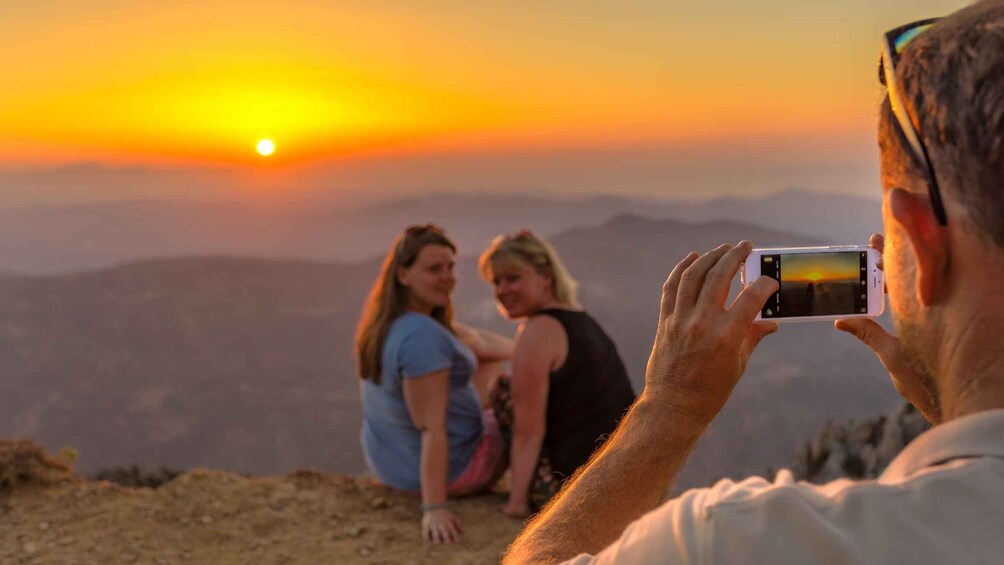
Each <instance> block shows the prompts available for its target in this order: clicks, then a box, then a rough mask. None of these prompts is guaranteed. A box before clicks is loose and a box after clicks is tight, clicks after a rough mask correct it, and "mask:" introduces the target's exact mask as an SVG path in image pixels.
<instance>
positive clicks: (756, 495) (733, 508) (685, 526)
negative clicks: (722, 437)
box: [620, 459, 1004, 563]
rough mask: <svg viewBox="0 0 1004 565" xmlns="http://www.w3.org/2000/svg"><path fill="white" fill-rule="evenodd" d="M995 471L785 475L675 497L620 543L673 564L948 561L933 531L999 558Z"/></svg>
mask: <svg viewBox="0 0 1004 565" xmlns="http://www.w3.org/2000/svg"><path fill="white" fill-rule="evenodd" d="M1001 470H1002V469H1001V464H1000V462H999V461H989V460H986V459H977V460H968V461H955V462H951V463H948V464H945V465H940V466H936V467H932V468H930V469H925V470H923V471H922V472H919V473H916V474H914V475H911V476H910V477H908V478H905V479H904V480H895V481H886V480H881V479H880V480H863V481H854V480H849V479H840V480H837V481H834V482H830V483H827V484H822V485H815V484H810V483H806V482H799V481H795V480H794V479H793V477H792V475H791V473H790V472H787V471H781V472H780V473H778V476H777V477H776V478H775V479H774V480H773V481H768V480H766V479H764V478H760V477H752V478H749V479H745V480H742V481H738V482H737V481H732V480H722V481H719V482H718V483H716V484H715V485H713V486H711V487H708V488H701V489H692V490H689V491H686V492H684V493H682V494H681V495H680V496H678V497H677V498H675V499H673V500H671V501H669V502H667V503H665V504H664V505H663V506H661V507H660V508H658V509H657V510H656V511H653V512H651V513H650V514H648V515H646V516H645V517H643V518H642V519H640V520H638V521H637V522H635V523H634V524H633V525H632V526H631V527H630V528H629V531H628V532H626V534H627V536H628V538H630V539H629V542H633V543H637V544H638V552H639V553H646V554H650V555H655V554H661V555H673V556H676V557H674V559H670V560H669V562H679V563H762V562H770V561H777V560H780V561H785V562H806V563H809V562H831V561H841V562H875V563H879V562H892V558H893V557H896V556H900V557H902V556H904V555H909V556H912V558H915V559H916V560H917V561H916V562H918V563H928V562H937V560H936V561H931V560H930V558H931V557H936V558H937V559H938V560H940V562H951V560H950V559H949V555H948V553H950V552H948V551H947V550H948V549H950V548H949V546H947V545H945V544H943V543H942V544H940V545H939V544H938V543H936V540H932V539H929V538H930V532H931V531H932V530H939V529H940V531H942V532H943V533H944V534H945V535H946V536H949V537H960V538H965V539H969V540H971V541H973V543H979V544H981V545H982V546H986V547H988V548H993V550H994V551H997V550H998V549H999V550H1004V546H1002V544H1004V538H1002V537H1001V536H1000V534H999V531H998V530H999V528H998V527H997V518H996V516H998V515H999V511H1000V508H1002V507H1004V473H1001ZM667 533H671V534H672V535H668V536H667ZM640 540H645V541H640ZM660 540H661V541H660ZM630 545H631V543H627V544H624V543H621V548H620V549H621V550H622V551H623V550H624V548H625V546H630ZM946 559H947V561H946ZM896 561H897V562H899V559H898V558H897V559H896Z"/></svg>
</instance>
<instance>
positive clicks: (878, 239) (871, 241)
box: [868, 233, 885, 253]
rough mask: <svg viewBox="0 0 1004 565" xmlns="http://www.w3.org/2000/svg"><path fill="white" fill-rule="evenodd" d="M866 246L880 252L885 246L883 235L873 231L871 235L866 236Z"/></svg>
mask: <svg viewBox="0 0 1004 565" xmlns="http://www.w3.org/2000/svg"><path fill="white" fill-rule="evenodd" d="M868 247H871V248H872V249H874V250H875V251H878V252H879V253H882V250H883V249H884V248H885V236H884V235H882V234H880V233H873V234H872V236H871V237H869V238H868Z"/></svg>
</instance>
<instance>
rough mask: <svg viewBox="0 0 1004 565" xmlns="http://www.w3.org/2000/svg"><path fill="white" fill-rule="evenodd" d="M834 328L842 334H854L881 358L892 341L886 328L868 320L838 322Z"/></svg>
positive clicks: (834, 324)
mask: <svg viewBox="0 0 1004 565" xmlns="http://www.w3.org/2000/svg"><path fill="white" fill-rule="evenodd" d="M833 327H835V328H837V329H838V330H840V331H842V332H847V333H849V334H852V335H853V336H854V337H856V338H858V339H860V340H861V341H863V342H864V343H865V345H867V346H868V347H870V348H872V350H874V351H875V353H878V354H879V356H880V357H881V356H882V354H883V353H885V352H886V351H887V350H888V348H889V345H890V342H891V341H892V336H891V335H889V332H887V331H885V328H883V327H882V326H880V325H879V324H878V323H877V322H876V321H875V320H871V319H868V318H853V319H850V320H837V321H836V322H834V323H833Z"/></svg>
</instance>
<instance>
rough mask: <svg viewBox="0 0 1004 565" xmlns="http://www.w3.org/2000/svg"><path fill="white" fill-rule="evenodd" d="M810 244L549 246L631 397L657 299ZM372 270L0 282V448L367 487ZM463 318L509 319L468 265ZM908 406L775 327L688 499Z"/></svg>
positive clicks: (709, 234) (633, 222) (95, 462)
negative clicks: (360, 326)
mask: <svg viewBox="0 0 1004 565" xmlns="http://www.w3.org/2000/svg"><path fill="white" fill-rule="evenodd" d="M742 238H749V239H752V240H753V241H754V242H755V243H756V244H758V245H780V244H804V245H808V244H812V243H814V242H813V241H812V240H809V239H806V238H804V237H801V236H797V235H794V234H787V233H782V232H775V231H769V230H765V229H763V228H759V227H756V226H752V225H749V224H743V223H738V222H710V223H701V224H687V223H682V222H678V221H672V220H662V221H655V220H649V219H645V218H642V217H638V216H634V215H622V216H618V217H616V218H614V219H612V220H610V221H609V222H607V223H605V224H603V225H601V226H598V227H584V228H577V229H573V230H569V231H565V232H563V233H561V234H558V235H556V236H555V237H554V238H553V242H554V243H555V245H556V246H557V248H558V249H559V250H560V251H561V253H562V255H563V257H564V258H565V260H566V262H567V264H568V265H569V268H570V269H571V271H572V273H573V274H574V275H575V276H576V277H577V278H578V279H579V280H580V282H581V285H582V286H581V288H582V300H583V303H584V304H585V305H586V307H587V308H588V309H589V310H590V311H591V312H592V313H593V314H594V315H595V316H596V317H597V318H598V319H599V320H600V322H601V323H602V324H603V325H604V327H606V328H607V329H608V331H609V332H610V333H611V335H612V336H613V338H614V339H615V341H616V343H617V344H618V347H619V349H620V351H621V354H622V356H623V357H624V359H625V362H626V364H627V366H628V370H629V372H630V374H631V377H632V379H633V380H634V382H635V384H636V388H637V389H638V390H640V386H641V383H642V380H643V372H644V367H645V363H646V361H647V359H648V354H649V350H650V347H651V343H652V338H653V335H654V328H655V323H656V319H657V305H658V302H659V292H660V288H661V285H662V282H663V281H664V280H665V277H666V275H667V273H668V271H669V269H670V267H671V266H672V265H673V264H674V263H675V262H676V261H678V260H679V259H680V258H681V257H683V255H685V254H686V253H687V252H688V251H691V250H705V249H709V248H711V247H713V246H715V245H717V244H718V243H721V242H723V241H731V242H735V241H738V240H740V239H742ZM377 270H378V262H377V261H376V260H371V261H366V262H363V263H356V264H328V263H313V262H305V261H277V260H259V259H237V258H225V257H218V258H211V257H210V258H196V259H175V260H158V261H146V262H139V263H134V264H128V265H124V266H121V267H117V268H113V269H107V270H101V271H95V272H88V273H82V274H73V275H63V276H39V277H24V276H5V277H0V359H2V360H3V364H4V371H3V373H2V376H0V386H2V388H3V390H4V391H5V393H4V394H3V395H0V413H3V414H5V418H4V419H3V421H2V423H0V436H24V437H32V438H36V439H38V440H40V441H41V442H42V443H43V444H44V445H45V446H46V447H47V448H49V449H50V450H55V449H57V448H58V447H60V446H62V445H66V444H68V445H72V446H74V447H76V448H78V449H79V451H80V459H79V462H78V464H77V466H78V468H79V469H80V470H81V472H84V473H90V472H93V471H95V470H97V469H98V468H103V467H110V466H118V465H131V464H140V465H143V466H158V465H165V466H168V467H171V468H179V469H190V468H194V467H210V468H216V469H224V470H230V471H236V472H252V473H255V474H273V473H280V472H285V471H289V470H292V469H296V468H302V467H318V468H322V469H326V470H332V471H336V472H341V473H350V474H351V473H358V472H361V471H362V470H363V465H362V460H361V454H360V450H359V447H358V430H359V401H358V384H357V380H356V378H355V376H354V367H353V363H352V360H351V344H352V334H353V330H354V327H355V323H356V320H357V316H358V313H359V309H360V306H361V304H362V301H363V298H364V296H365V293H366V290H367V289H368V287H369V285H370V284H371V283H372V281H373V279H374V278H375V276H376V273H377ZM458 277H459V284H458V288H457V292H456V301H457V310H458V313H459V314H458V317H459V319H461V320H464V321H466V322H469V323H473V324H476V325H481V326H485V327H490V328H494V329H497V330H500V331H505V332H511V331H513V329H514V328H513V326H512V324H510V323H508V322H504V321H502V320H501V319H500V318H499V317H498V315H497V314H496V313H495V307H494V304H493V301H492V298H491V295H490V292H489V289H488V287H487V286H485V285H484V284H483V283H482V282H481V281H480V280H479V279H478V278H477V276H476V273H475V265H474V260H473V258H466V259H463V260H461V261H460V263H459V265H458ZM897 405H898V397H897V396H896V394H895V392H894V391H893V389H892V387H891V386H889V384H888V382H887V376H886V374H885V371H884V370H883V369H882V368H881V366H880V365H879V364H878V363H877V361H875V359H874V358H873V357H872V356H871V354H870V353H869V352H867V351H866V350H865V348H864V347H863V346H862V345H860V344H858V343H857V342H856V341H855V340H854V339H853V338H851V337H849V336H846V335H844V334H839V333H837V332H836V331H835V330H833V329H832V328H831V327H829V325H827V324H799V325H797V326H788V327H782V330H781V331H780V332H779V333H778V334H776V335H773V336H770V337H768V338H767V339H766V340H765V342H764V343H763V345H762V346H761V347H760V349H759V350H758V351H757V353H756V355H755V356H754V357H753V359H752V361H751V362H750V365H749V369H748V371H747V376H746V378H745V379H744V380H743V381H742V382H741V383H740V385H739V386H738V388H737V389H736V391H735V394H734V396H733V398H732V400H731V401H730V402H729V404H728V405H727V406H726V408H725V410H724V411H723V412H722V414H721V415H720V417H719V418H718V419H717V420H716V421H715V423H714V425H713V426H712V428H711V429H710V430H709V433H708V434H707V436H706V437H705V438H704V439H703V440H702V442H701V444H700V445H699V446H698V448H697V450H696V452H695V454H694V456H693V457H692V459H691V462H690V464H689V465H688V467H687V468H686V470H685V471H684V474H683V477H682V479H681V484H682V485H695V484H706V483H708V482H710V481H711V480H714V479H716V478H719V477H721V476H727V475H729V476H740V475H745V474H748V473H762V472H763V471H764V470H765V469H767V468H768V467H775V468H776V467H777V466H779V465H783V464H784V463H786V462H787V461H788V457H789V456H790V454H791V453H794V452H795V451H796V450H797V449H798V447H799V446H800V445H802V443H803V442H804V441H805V440H807V439H808V436H809V434H811V433H812V432H813V431H814V430H816V429H817V428H819V427H821V426H822V425H823V424H824V423H825V422H826V421H827V420H830V419H835V420H843V419H848V418H862V417H870V416H872V415H874V414H877V413H884V412H887V411H889V410H891V409H893V408H894V407H895V406H897Z"/></svg>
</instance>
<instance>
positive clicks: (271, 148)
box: [258, 139, 275, 157]
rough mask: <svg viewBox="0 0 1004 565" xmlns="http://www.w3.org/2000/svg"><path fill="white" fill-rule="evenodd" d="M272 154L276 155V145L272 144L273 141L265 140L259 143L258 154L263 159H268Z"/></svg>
mask: <svg viewBox="0 0 1004 565" xmlns="http://www.w3.org/2000/svg"><path fill="white" fill-rule="evenodd" d="M272 153H275V144H274V143H272V140H271V139H263V140H261V141H259V142H258V154H259V155H261V156H262V157H268V156H269V155H271V154H272Z"/></svg>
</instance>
